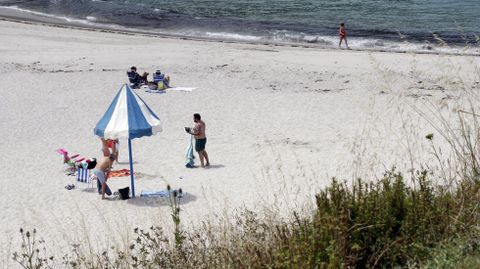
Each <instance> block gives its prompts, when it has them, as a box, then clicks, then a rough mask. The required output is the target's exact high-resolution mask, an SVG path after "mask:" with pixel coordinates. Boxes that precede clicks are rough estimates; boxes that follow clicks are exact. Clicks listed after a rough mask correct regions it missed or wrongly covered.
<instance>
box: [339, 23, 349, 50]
mask: <svg viewBox="0 0 480 269" xmlns="http://www.w3.org/2000/svg"><path fill="white" fill-rule="evenodd" d="M338 34H339V35H340V43H338V47H339V48H341V47H342V40H345V45H346V46H347V49H349V47H348V43H347V32H346V31H345V23H343V22H342V23H340V29H339V30H338Z"/></svg>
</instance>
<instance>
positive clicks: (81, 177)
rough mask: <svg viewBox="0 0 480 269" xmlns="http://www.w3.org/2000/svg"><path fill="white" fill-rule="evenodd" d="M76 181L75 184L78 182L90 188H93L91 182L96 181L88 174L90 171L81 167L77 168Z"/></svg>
mask: <svg viewBox="0 0 480 269" xmlns="http://www.w3.org/2000/svg"><path fill="white" fill-rule="evenodd" d="M76 179H77V181H76V182H77V183H78V182H80V183H86V184H88V186H90V187H91V188H93V187H94V186H93V181H94V180H96V178H95V176H94V175H93V174H90V169H87V168H82V167H78V168H77V176H76Z"/></svg>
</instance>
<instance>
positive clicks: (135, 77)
mask: <svg viewBox="0 0 480 269" xmlns="http://www.w3.org/2000/svg"><path fill="white" fill-rule="evenodd" d="M130 72H131V74H132V75H133V81H134V83H137V84H148V73H147V72H143V75H141V76H140V74H139V73H137V68H136V67H135V66H132V67H131V68H130Z"/></svg>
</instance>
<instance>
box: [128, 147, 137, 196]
mask: <svg viewBox="0 0 480 269" xmlns="http://www.w3.org/2000/svg"><path fill="white" fill-rule="evenodd" d="M128 158H129V160H130V186H131V187H132V198H135V180H134V178H133V160H132V141H131V140H130V138H129V139H128Z"/></svg>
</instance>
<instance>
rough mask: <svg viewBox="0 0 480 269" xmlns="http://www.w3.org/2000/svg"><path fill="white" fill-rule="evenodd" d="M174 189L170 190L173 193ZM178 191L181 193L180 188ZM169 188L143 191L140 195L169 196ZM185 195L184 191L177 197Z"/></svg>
mask: <svg viewBox="0 0 480 269" xmlns="http://www.w3.org/2000/svg"><path fill="white" fill-rule="evenodd" d="M173 191H174V190H171V191H170V192H172V193H173ZM176 191H177V193H179V191H178V190H176ZM168 194H169V193H168V190H158V191H142V192H141V193H140V197H154V198H156V197H168ZM184 195H185V193H184V192H182V194H179V195H178V196H177V197H178V198H182V197H183V196H184Z"/></svg>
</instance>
